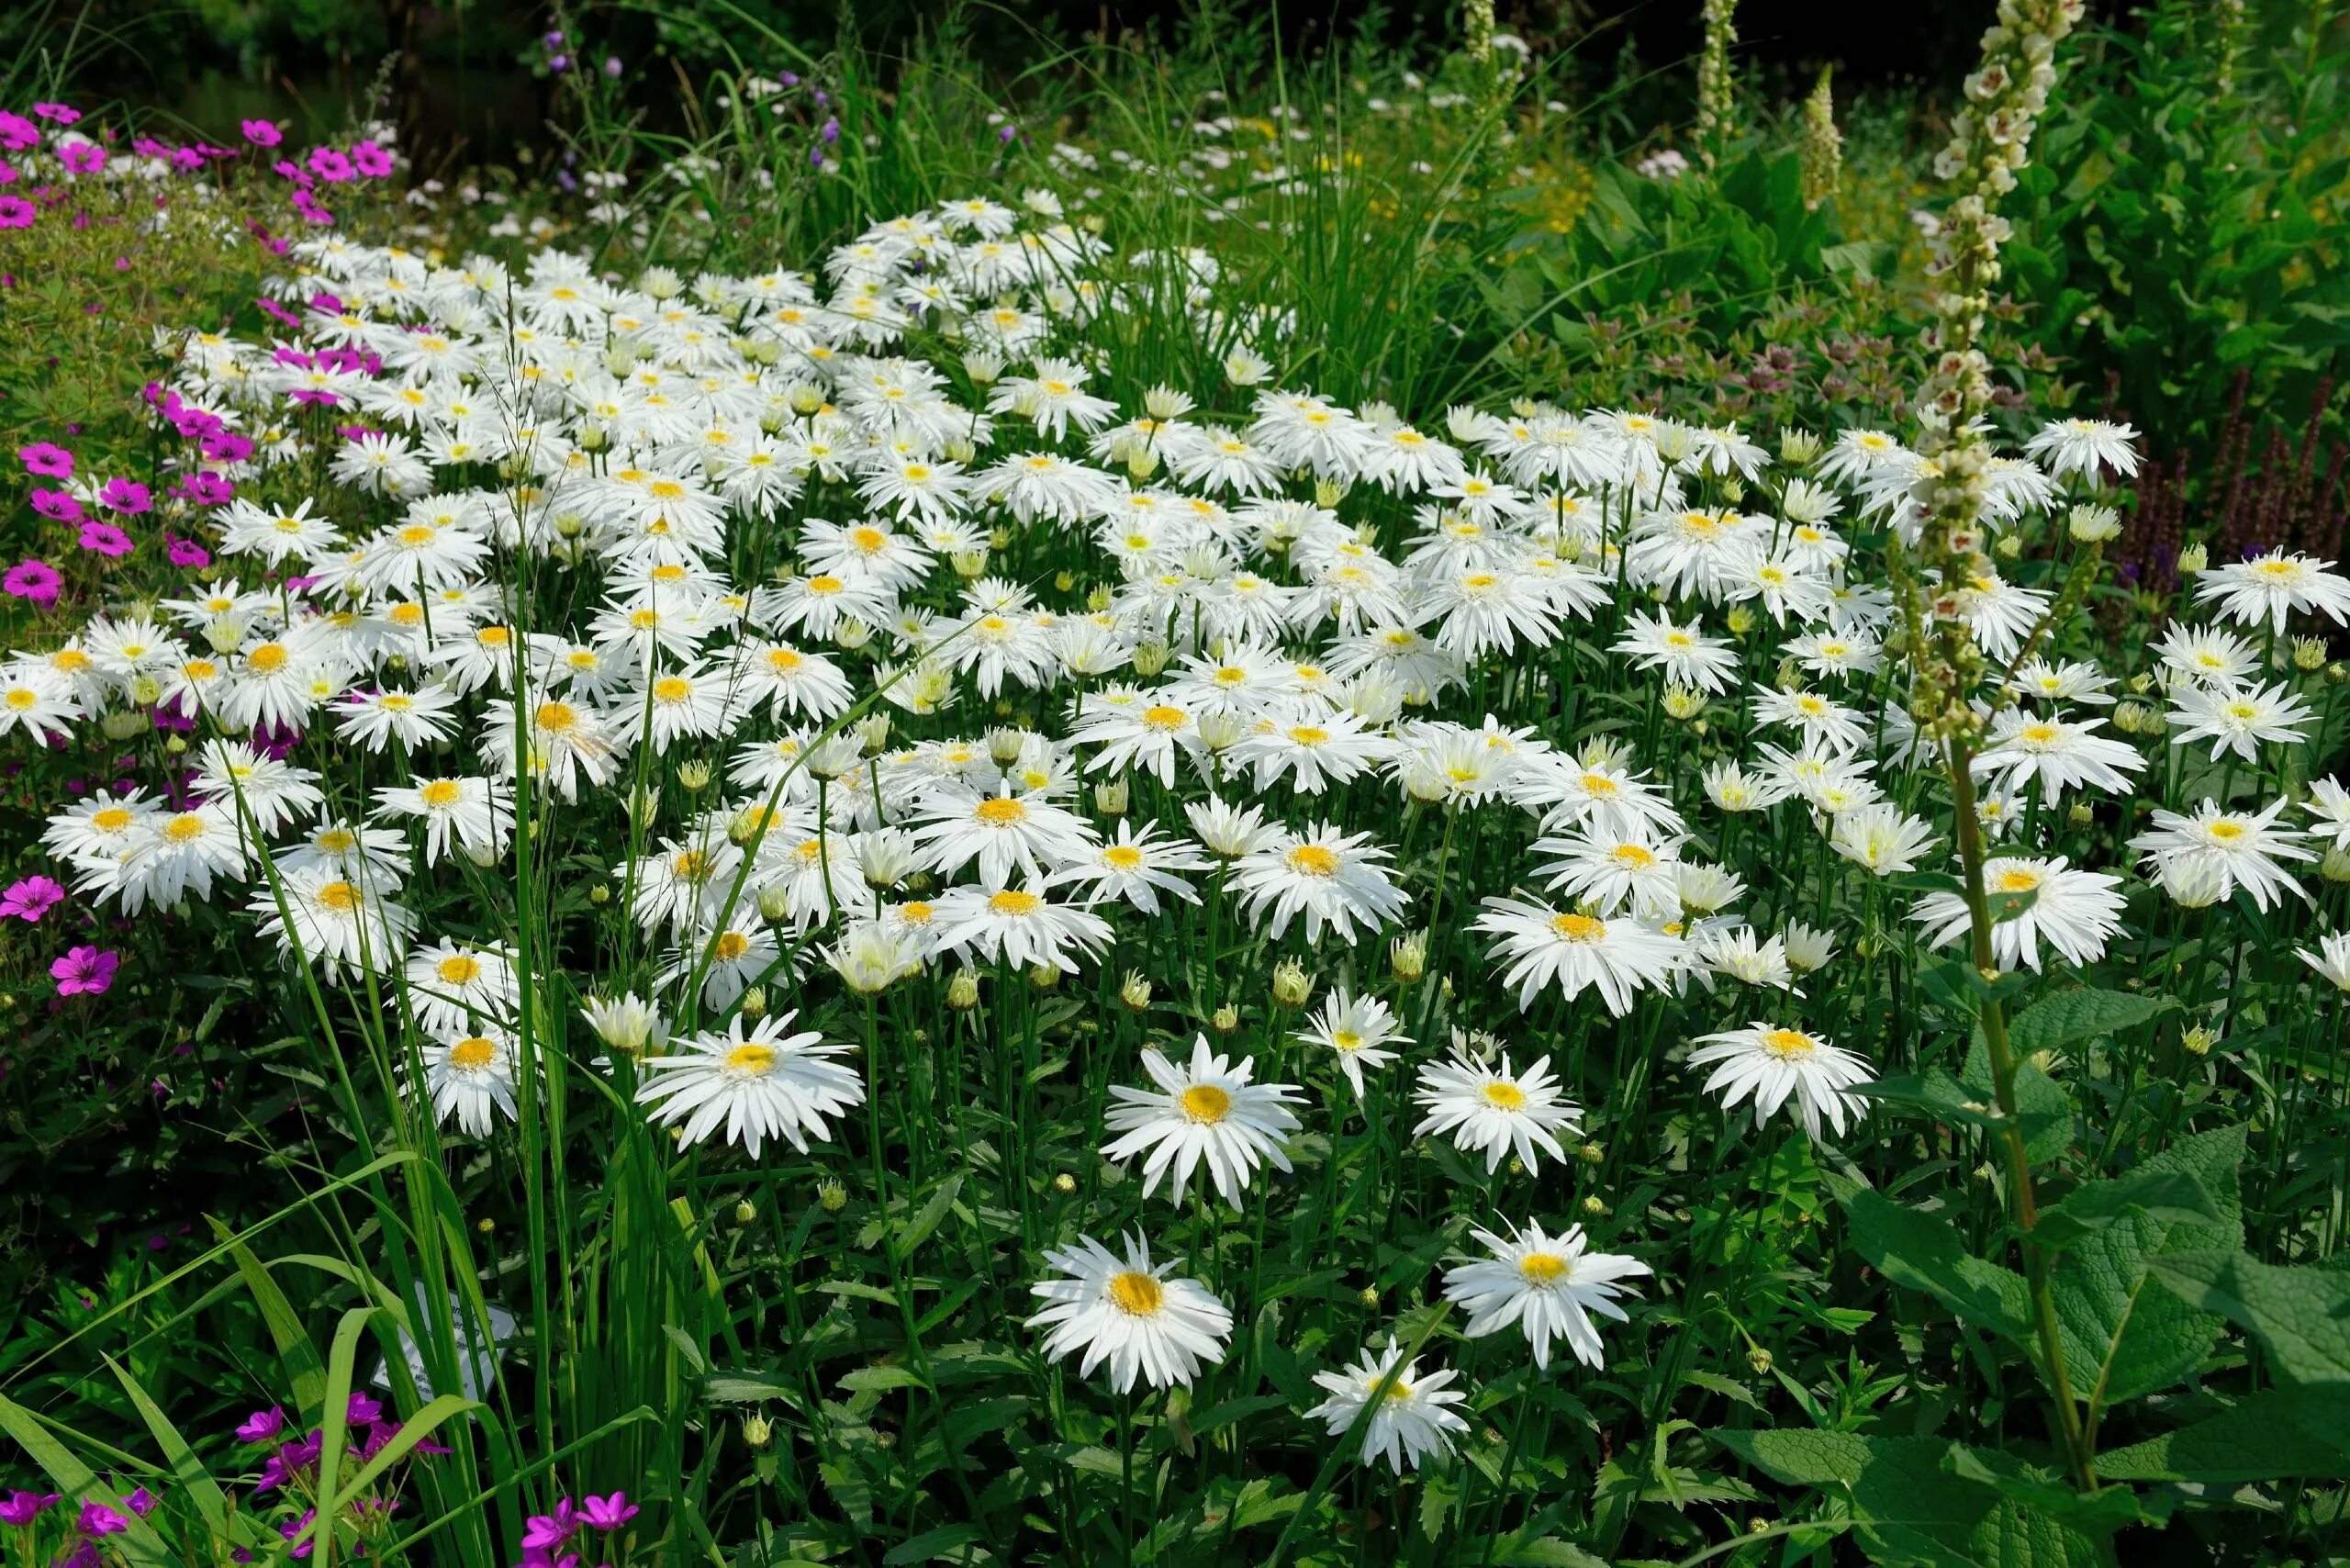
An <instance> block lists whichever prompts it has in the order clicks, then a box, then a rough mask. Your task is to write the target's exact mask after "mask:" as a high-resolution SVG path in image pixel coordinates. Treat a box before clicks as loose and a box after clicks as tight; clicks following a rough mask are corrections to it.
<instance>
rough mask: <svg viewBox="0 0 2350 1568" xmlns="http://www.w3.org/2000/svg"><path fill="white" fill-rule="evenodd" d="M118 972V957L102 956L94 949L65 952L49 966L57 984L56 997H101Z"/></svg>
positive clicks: (120, 962) (70, 949) (120, 957)
mask: <svg viewBox="0 0 2350 1568" xmlns="http://www.w3.org/2000/svg"><path fill="white" fill-rule="evenodd" d="M120 968H122V955H121V954H119V953H108V952H103V951H101V950H100V949H98V948H96V947H73V948H69V949H68V950H67V951H66V954H65V956H64V957H63V958H60V959H58V960H57V961H56V962H55V963H53V964H51V965H50V966H49V972H50V975H51V977H53V978H54V979H55V980H56V981H57V994H58V995H60V996H104V995H105V994H106V991H108V990H109V989H110V988H111V987H112V986H113V985H114V972H115V970H117V969H120Z"/></svg>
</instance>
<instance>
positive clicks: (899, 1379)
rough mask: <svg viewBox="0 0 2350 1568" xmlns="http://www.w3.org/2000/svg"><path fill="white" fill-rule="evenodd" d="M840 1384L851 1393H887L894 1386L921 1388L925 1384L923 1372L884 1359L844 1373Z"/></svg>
mask: <svg viewBox="0 0 2350 1568" xmlns="http://www.w3.org/2000/svg"><path fill="white" fill-rule="evenodd" d="M840 1386H841V1387H843V1388H845V1389H847V1390H848V1391H849V1392H850V1393H851V1394H887V1393H888V1392H890V1390H891V1389H893V1388H920V1387H922V1386H923V1381H922V1377H921V1374H920V1373H918V1372H915V1371H914V1370H913V1368H912V1367H904V1366H900V1365H898V1364H897V1363H895V1362H893V1361H884V1362H882V1363H881V1364H880V1365H879V1366H872V1367H858V1368H857V1369H856V1371H854V1372H846V1373H844V1374H843V1375H842V1377H841V1382H840Z"/></svg>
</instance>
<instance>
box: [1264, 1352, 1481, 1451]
mask: <svg viewBox="0 0 2350 1568" xmlns="http://www.w3.org/2000/svg"><path fill="white" fill-rule="evenodd" d="M1454 1375H1455V1374H1454V1373H1453V1372H1450V1371H1449V1370H1440V1371H1437V1372H1429V1373H1427V1375H1426V1376H1422V1375H1421V1372H1420V1363H1419V1361H1417V1359H1414V1360H1412V1361H1404V1350H1403V1347H1402V1346H1401V1345H1399V1344H1397V1343H1396V1342H1395V1341H1394V1340H1393V1339H1390V1340H1389V1341H1388V1342H1387V1349H1386V1350H1384V1351H1373V1350H1365V1351H1364V1352H1363V1353H1362V1355H1361V1357H1360V1358H1359V1359H1358V1360H1357V1361H1355V1362H1354V1364H1353V1365H1351V1366H1349V1367H1348V1368H1347V1369H1346V1370H1345V1371H1344V1372H1315V1374H1314V1381H1315V1383H1316V1384H1318V1385H1319V1386H1320V1387H1321V1388H1322V1389H1324V1390H1325V1391H1326V1392H1327V1393H1328V1394H1329V1395H1330V1397H1329V1398H1327V1399H1325V1400H1324V1401H1323V1402H1322V1403H1321V1404H1319V1405H1316V1406H1315V1407H1314V1408H1313V1409H1311V1410H1308V1411H1307V1412H1306V1413H1305V1414H1306V1415H1307V1416H1308V1417H1321V1418H1322V1419H1323V1420H1324V1421H1325V1422H1326V1423H1328V1426H1329V1431H1330V1435H1331V1436H1332V1437H1334V1438H1342V1437H1344V1436H1346V1434H1347V1433H1348V1432H1350V1431H1353V1430H1354V1429H1355V1427H1356V1424H1357V1423H1358V1422H1360V1423H1361V1427H1362V1462H1363V1463H1365V1464H1369V1463H1371V1462H1372V1461H1373V1460H1377V1459H1384V1460H1385V1461H1386V1462H1387V1466H1388V1468H1389V1469H1390V1470H1392V1471H1393V1472H1394V1473H1396V1474H1398V1475H1401V1474H1402V1473H1404V1471H1405V1470H1406V1469H1411V1470H1417V1469H1419V1468H1420V1466H1421V1464H1422V1463H1423V1462H1426V1461H1427V1460H1429V1459H1431V1458H1435V1459H1449V1458H1450V1457H1451V1456H1452V1453H1453V1451H1454V1443H1453V1439H1454V1438H1455V1437H1456V1436H1457V1435H1458V1434H1460V1433H1462V1432H1466V1431H1467V1430H1468V1429H1469V1423H1468V1422H1467V1421H1466V1420H1465V1419H1463V1418H1462V1417H1461V1416H1460V1414H1459V1413H1458V1412H1457V1411H1455V1410H1454V1409H1453V1408H1452V1406H1456V1405H1459V1404H1461V1403H1463V1402H1464V1401H1466V1400H1467V1399H1468V1397H1469V1396H1468V1395H1467V1394H1461V1393H1458V1392H1455V1391H1454V1390H1453V1388H1452V1381H1453V1377H1454ZM1374 1400H1376V1401H1377V1403H1376V1405H1374V1404H1373V1403H1372V1402H1373V1401H1374ZM1366 1408H1368V1409H1369V1410H1370V1414H1369V1415H1368V1416H1367V1417H1366V1416H1365V1415H1364V1411H1365V1409H1366Z"/></svg>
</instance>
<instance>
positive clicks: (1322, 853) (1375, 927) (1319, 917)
mask: <svg viewBox="0 0 2350 1568" xmlns="http://www.w3.org/2000/svg"><path fill="white" fill-rule="evenodd" d="M1387 858H1388V853H1387V851H1386V850H1384V849H1382V848H1380V847H1379V846H1377V845H1375V844H1373V843H1371V834H1367V833H1342V832H1340V831H1339V830H1338V827H1337V824H1336V823H1319V824H1317V825H1315V826H1313V827H1309V828H1307V829H1306V830H1305V831H1304V832H1303V833H1295V834H1292V833H1288V832H1283V833H1281V834H1278V835H1277V836H1275V837H1274V838H1273V839H1272V840H1271V841H1270V842H1269V843H1267V844H1265V845H1264V846H1262V847H1260V848H1258V849H1256V850H1254V851H1252V852H1250V853H1249V854H1248V855H1247V856H1245V857H1242V859H1241V861H1240V864H1239V865H1238V866H1237V867H1235V868H1233V873H1232V881H1233V887H1234V889H1235V890H1237V892H1238V893H1239V894H1240V897H1241V899H1242V901H1243V902H1244V903H1245V905H1246V907H1247V909H1248V913H1249V915H1250V917H1251V919H1252V920H1253V919H1257V918H1260V917H1261V916H1262V915H1263V913H1265V911H1267V910H1268V909H1270V911H1271V912H1272V922H1273V924H1272V935H1273V937H1274V939H1275V940H1276V941H1278V940H1279V939H1280V938H1281V934H1282V933H1283V932H1285V931H1287V930H1288V929H1289V923H1290V921H1291V920H1292V918H1293V917H1295V916H1296V915H1297V914H1298V913H1301V912H1303V913H1304V916H1305V939H1306V941H1308V942H1309V943H1318V942H1320V941H1321V940H1322V932H1323V930H1324V928H1325V927H1327V928H1328V929H1329V931H1330V932H1331V933H1332V934H1333V935H1337V936H1338V937H1339V938H1341V939H1342V940H1344V941H1345V942H1346V943H1347V945H1348V946H1353V945H1354V939H1355V928H1356V927H1357V926H1360V927H1362V928H1363V929H1365V930H1367V931H1371V932H1377V931H1379V930H1381V929H1382V927H1385V926H1388V925H1391V924H1394V921H1395V919H1396V917H1397V916H1398V915H1400V914H1402V913H1404V910H1405V909H1406V908H1407V907H1409V905H1410V904H1411V902H1412V898H1411V895H1410V894H1409V893H1406V892H1405V891H1404V890H1403V889H1401V888H1399V887H1397V886H1396V885H1395V884H1394V883H1393V881H1391V880H1389V879H1388V876H1387V871H1386V868H1384V867H1382V865H1380V864H1379V862H1381V861H1382V860H1385V859H1387Z"/></svg>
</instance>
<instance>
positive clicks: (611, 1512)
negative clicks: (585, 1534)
mask: <svg viewBox="0 0 2350 1568" xmlns="http://www.w3.org/2000/svg"><path fill="white" fill-rule="evenodd" d="M636 1515H637V1506H636V1505H635V1504H634V1503H632V1502H630V1501H629V1500H628V1494H627V1493H625V1492H615V1493H613V1494H612V1495H610V1496H609V1497H599V1496H597V1495H595V1494H594V1493H592V1492H591V1493H589V1494H588V1495H587V1496H585V1497H582V1498H580V1499H579V1517H580V1518H583V1519H585V1520H587V1521H588V1529H620V1528H621V1526H622V1525H624V1524H626V1523H628V1522H629V1520H631V1519H632V1518H636Z"/></svg>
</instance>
